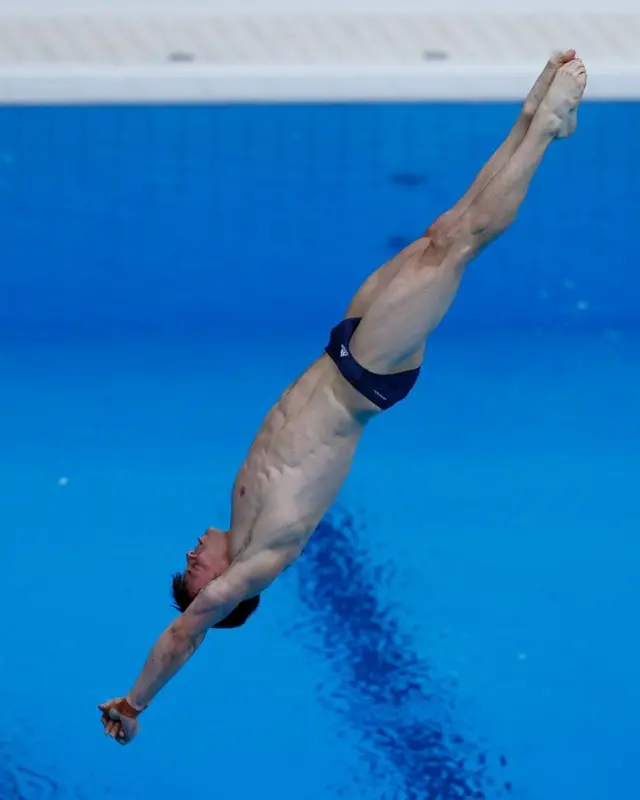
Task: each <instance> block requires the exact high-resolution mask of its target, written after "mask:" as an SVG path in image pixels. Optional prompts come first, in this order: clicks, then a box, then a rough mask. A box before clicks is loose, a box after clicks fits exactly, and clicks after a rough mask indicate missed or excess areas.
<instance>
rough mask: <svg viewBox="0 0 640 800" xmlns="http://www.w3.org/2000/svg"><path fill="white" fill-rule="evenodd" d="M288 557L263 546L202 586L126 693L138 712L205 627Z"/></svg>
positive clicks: (225, 613) (253, 590) (189, 653)
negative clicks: (256, 552) (251, 555)
mask: <svg viewBox="0 0 640 800" xmlns="http://www.w3.org/2000/svg"><path fill="white" fill-rule="evenodd" d="M287 563H288V559H285V558H284V557H283V554H281V553H280V552H278V551H274V550H266V551H263V552H261V553H258V554H257V555H255V556H253V557H250V558H244V559H242V560H239V561H235V562H234V563H233V564H232V565H231V566H230V567H229V569H228V570H227V571H226V572H225V573H224V574H223V575H221V576H220V577H219V578H216V580H214V581H212V582H211V583H210V584H209V585H208V586H206V587H205V588H204V589H203V590H202V591H201V592H200V593H199V594H198V595H197V597H196V598H195V600H194V601H193V602H192V603H191V605H190V606H189V607H188V608H187V610H186V611H185V612H184V614H182V615H181V616H180V617H178V618H177V619H176V620H175V621H174V622H172V623H171V625H170V626H169V627H168V628H167V630H166V631H165V632H164V633H163V634H162V635H161V636H160V638H159V639H158V641H157V642H156V643H155V645H154V646H153V648H152V650H151V653H150V654H149V657H148V658H147V661H146V663H145V665H144V667H143V669H142V672H141V673H140V676H139V677H138V679H137V680H136V682H135V684H134V686H133V688H132V689H131V691H130V692H129V694H128V695H127V698H126V700H127V702H128V703H129V705H130V706H131V707H132V709H133V710H134V711H136V712H137V713H139V712H140V711H142V710H143V709H144V708H146V707H147V706H148V705H149V703H150V702H151V701H152V700H153V698H154V697H155V696H156V695H157V694H158V692H159V691H160V690H161V689H162V687H163V686H165V684H167V683H168V682H169V681H170V680H171V678H173V676H174V675H175V674H176V672H178V671H179V670H180V669H181V668H182V667H183V666H184V665H185V664H186V663H187V661H188V660H189V659H190V658H191V656H192V655H193V654H194V653H195V652H196V650H197V649H198V648H199V647H200V645H201V644H202V642H203V640H204V637H205V635H206V633H207V631H208V630H209V629H210V628H212V627H213V626H214V625H217V623H218V622H220V621H221V620H223V619H224V618H225V617H226V616H228V615H229V614H230V613H231V612H232V611H233V609H234V608H235V607H236V606H237V605H239V603H241V602H242V601H243V600H245V599H248V598H250V597H254V596H255V595H257V594H259V593H260V592H261V591H263V589H266V588H267V586H269V584H270V583H271V582H272V581H273V580H274V579H275V578H276V577H277V576H278V575H279V574H280V573H281V572H282V570H283V569H284V568H285V567H286V565H287Z"/></svg>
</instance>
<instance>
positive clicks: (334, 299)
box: [0, 104, 640, 800]
mask: <svg viewBox="0 0 640 800" xmlns="http://www.w3.org/2000/svg"><path fill="white" fill-rule="evenodd" d="M515 113H516V108H515V107H512V106H509V105H504V106H503V105H489V104H486V105H471V106H458V105H426V106H419V105H416V106H405V105H385V106H308V107H307V106H282V107H269V106H254V107H243V106H230V107H218V108H207V107H189V108H169V107H167V108H155V107H146V108H142V107H140V108H121V107H113V108H4V109H0V248H1V250H0V252H2V261H1V262H0V263H1V266H0V487H1V488H0V578H1V581H2V583H1V585H2V590H3V598H2V599H3V608H4V610H3V614H2V620H1V622H0V641H1V642H2V646H1V648H0V699H1V701H2V720H3V725H2V726H0V798H2V800H18V798H21V799H22V798H24V800H39V798H61V799H63V800H67V798H74V799H75V800H80V799H84V800H94V798H96V799H98V798H109V797H110V798H118V800H120V799H121V798H122V800H129V799H133V798H136V799H137V798H141V797H149V798H158V799H159V800H160V799H161V798H165V797H166V798H173V797H185V798H187V797H188V798H190V800H200V799H201V798H202V800H205V798H211V797H221V798H226V797H237V798H253V797H265V796H266V797H278V798H279V799H280V800H294V799H295V800H298V799H299V798H300V799H301V800H325V798H328V797H342V798H348V799H349V800H351V798H367V800H378V798H385V800H386V799H387V798H389V799H391V798H393V799H394V800H396V799H397V800H414V799H415V800H418V799H419V800H422V799H423V798H436V799H437V800H450V799H451V798H460V797H475V798H487V800H488V799H489V798H491V800H493V798H497V797H502V798H509V797H514V798H522V799H523V800H569V799H573V798H576V800H578V798H579V800H605V798H617V797H631V796H634V794H635V791H636V778H635V767H634V762H635V761H637V759H638V756H639V749H640V748H639V745H638V737H637V732H636V724H635V723H636V719H637V717H638V713H639V712H640V689H639V688H638V681H637V675H638V670H639V668H640V649H639V647H638V642H637V631H636V629H637V616H638V609H639V601H640V585H639V583H638V579H637V574H638V564H639V561H640V547H639V546H638V519H639V516H638V508H637V501H636V499H635V497H636V496H637V484H638V474H639V466H640V463H639V462H640V455H639V447H638V446H639V444H640V427H639V422H638V419H639V417H638V395H639V390H640V372H639V369H638V357H639V354H640V339H639V331H638V321H639V319H640V317H639V315H638V310H637V308H638V296H639V293H640V278H638V272H637V266H638V264H640V252H639V250H640V247H639V245H638V237H637V234H636V216H637V206H638V200H637V187H638V183H639V180H638V179H639V178H640V174H639V168H638V164H640V159H639V158H638V156H639V155H640V152H639V148H640V145H639V144H638V142H640V138H639V137H638V133H639V131H640V106H638V105H635V104H607V105H604V104H602V105H599V104H591V105H587V106H586V107H585V109H584V111H583V114H582V127H581V130H580V131H579V134H578V135H577V136H576V138H575V139H573V140H571V141H569V142H564V143H559V144H558V145H557V146H556V147H554V149H553V151H552V152H550V154H549V157H548V159H547V161H546V162H545V164H544V165H543V167H542V169H541V172H540V174H539V175H538V176H537V178H536V181H535V184H534V186H533V188H532V191H531V193H530V196H529V198H528V201H527V203H526V205H525V208H524V209H523V211H522V214H521V217H520V219H519V221H518V223H517V226H516V227H515V228H514V229H513V230H512V231H511V232H510V233H509V234H508V235H507V236H505V237H504V239H502V240H501V241H500V242H499V243H497V244H496V245H495V246H494V247H493V248H492V249H491V250H489V251H488V252H487V253H486V254H485V255H483V257H482V258H481V259H480V260H479V261H478V263H477V264H476V265H475V266H474V267H473V269H472V270H471V271H470V273H469V275H468V279H467V281H466V283H465V285H464V287H463V290H462V293H461V296H460V298H459V301H458V302H457V304H456V306H455V307H454V310H453V311H452V313H451V315H450V317H449V318H448V319H447V321H446V322H445V324H444V325H443V327H442V328H441V329H440V331H439V332H438V333H437V335H436V336H435V337H434V339H433V342H432V346H431V349H430V353H429V355H428V360H427V363H426V367H425V370H424V374H423V377H422V378H421V381H420V383H419V385H418V388H417V389H416V391H415V392H414V394H412V396H411V397H410V398H409V399H408V400H407V401H406V402H405V403H404V404H402V405H401V406H399V407H398V408H397V409H394V410H393V411H391V412H389V413H388V414H385V415H384V416H383V417H382V418H381V419H379V420H377V421H376V422H375V424H373V425H372V426H371V429H370V431H369V432H368V435H367V437H366V438H365V440H364V442H363V445H362V448H361V451H360V453H359V456H358V458H357V460H356V464H355V467H354V470H353V473H352V475H351V476H350V478H349V480H348V482H347V485H346V486H345V489H344V492H343V493H342V495H341V497H340V503H339V506H338V507H337V508H336V509H334V510H333V512H332V513H331V514H330V515H329V517H328V518H327V520H326V521H325V522H324V523H323V524H322V525H321V527H320V529H319V531H318V533H317V535H316V537H315V539H314V540H313V541H312V544H311V546H310V548H309V550H308V552H307V553H306V554H305V556H304V558H303V559H302V560H301V561H300V562H299V564H298V565H297V567H296V568H295V569H292V570H290V571H289V572H288V573H287V574H286V575H285V576H284V577H283V578H282V580H281V581H280V582H278V583H277V584H276V585H275V586H274V587H273V588H272V589H271V590H269V592H268V593H267V595H266V596H265V599H264V602H263V604H262V607H261V609H260V613H259V614H258V615H256V617H255V619H254V620H252V622H251V624H250V625H247V627H246V629H244V630H242V631H240V632H214V633H213V634H212V635H211V636H210V637H209V641H207V642H206V643H205V645H204V646H203V649H202V650H201V651H200V652H199V653H198V655H197V656H196V657H195V658H194V660H193V662H192V663H190V664H189V665H188V667H187V668H185V670H184V671H183V673H181V674H180V675H179V676H178V677H177V678H176V679H175V681H174V682H173V683H172V684H171V685H170V686H169V687H168V688H167V689H166V690H165V691H164V692H163V694H162V696H161V697H160V698H159V699H158V700H157V702H156V703H155V704H154V705H153V706H152V708H151V709H150V710H149V711H148V712H147V714H146V715H145V717H144V718H143V729H142V732H141V734H140V736H139V738H138V739H137V740H136V742H135V743H134V744H133V745H132V746H131V747H129V748H126V749H122V748H118V747H115V746H113V745H112V744H111V743H110V742H108V741H106V740H105V739H104V738H103V737H102V734H101V729H100V726H99V719H98V714H97V711H96V709H95V706H96V704H97V703H98V702H100V701H103V700H105V699H107V698H109V697H112V696H114V695H117V694H122V693H124V692H126V691H127V690H128V688H129V687H130V685H131V683H132V681H133V679H134V678H135V676H136V674H137V672H138V669H139V668H140V666H141V664H142V662H143V660H144V658H145V657H146V654H147V652H148V649H149V647H150V646H151V644H152V642H153V640H154V638H155V637H156V636H157V634H159V633H160V632H161V630H162V629H163V628H164V627H165V626H166V625H167V624H168V622H169V621H170V620H171V619H172V611H171V608H170V599H169V593H168V592H169V578H170V574H171V572H172V571H174V570H176V569H178V568H180V566H181V563H182V561H181V559H182V557H183V555H182V554H183V552H184V550H185V549H186V548H187V546H189V545H190V543H191V542H192V541H193V539H194V537H195V536H197V535H198V534H199V533H200V532H201V531H202V530H204V528H205V527H206V526H207V525H208V524H222V525H223V524H225V522H226V520H227V505H226V504H227V499H228V496H229V490H230V486H231V482H232V480H233V477H234V471H235V470H236V468H237V467H238V466H239V464H240V462H241V460H242V458H243V456H244V454H245V452H246V450H247V447H248V446H249V443H250V441H251V438H252V436H253V434H254V432H255V430H256V427H257V426H258V425H259V423H260V421H261V419H262V416H263V415H264V413H265V412H266V410H267V409H268V407H269V406H270V405H271V404H272V402H273V401H274V400H275V399H276V398H277V396H278V394H279V392H280V391H281V390H282V389H283V388H284V386H285V385H286V384H287V383H288V382H289V381H290V380H291V379H292V378H294V377H295V376H296V375H297V373H298V372H299V371H300V370H302V369H303V368H304V367H305V366H306V365H307V364H308V363H309V361H310V360H312V359H313V358H315V357H316V355H317V354H318V353H319V352H320V351H321V349H322V347H323V345H324V343H325V340H326V337H327V334H328V330H329V328H330V327H331V325H332V324H333V323H334V322H335V321H336V320H337V319H338V318H339V317H340V316H341V314H342V313H343V311H344V309H345V308H346V305H347V303H348V300H349V297H350V295H351V294H352V292H353V291H354V290H355V289H356V288H357V285H358V283H359V282H360V281H361V280H362V279H363V278H364V276H365V275H366V274H367V272H368V271H370V270H372V269H373V268H374V267H375V266H377V265H378V264H379V263H380V262H382V261H384V260H385V259H386V258H388V257H389V255H390V254H391V253H393V252H394V251H395V250H397V249H398V248H399V247H400V246H402V244H404V243H405V242H406V241H408V240H410V239H411V238H412V237H413V236H415V235H416V234H418V233H419V232H420V231H421V229H423V228H424V227H425V226H426V224H427V223H428V222H429V221H431V219H432V218H433V217H435V216H436V215H437V214H438V213H439V212H440V211H441V210H443V209H444V208H446V207H447V206H448V205H449V204H450V203H452V202H454V201H455V199H456V198H457V196H458V195H459V194H460V193H461V192H462V191H463V190H464V189H465V188H466V186H467V185H468V183H469V182H470V180H471V179H472V178H473V175H474V173H475V172H476V171H477V169H478V168H479V167H480V166H481V164H482V162H483V161H484V159H485V158H486V157H487V156H488V155H489V153H490V152H491V151H492V149H493V148H494V147H495V146H496V145H497V144H498V143H499V141H500V139H501V137H502V136H503V135H504V134H505V133H506V131H507V129H508V127H509V125H510V124H511V121H512V120H513V118H514V115H515ZM62 479H64V480H62Z"/></svg>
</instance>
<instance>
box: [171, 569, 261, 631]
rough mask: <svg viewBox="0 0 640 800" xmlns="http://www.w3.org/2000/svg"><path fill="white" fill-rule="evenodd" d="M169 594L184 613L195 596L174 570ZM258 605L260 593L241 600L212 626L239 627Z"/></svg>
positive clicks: (183, 578)
mask: <svg viewBox="0 0 640 800" xmlns="http://www.w3.org/2000/svg"><path fill="white" fill-rule="evenodd" d="M171 594H172V595H173V605H174V608H177V609H178V611H180V612H182V613H184V612H185V611H186V610H187V608H189V606H190V605H191V603H192V602H193V599H194V597H195V595H194V594H192V593H191V592H190V591H189V589H188V588H187V581H186V579H185V577H184V575H183V574H182V573H181V572H176V573H175V575H174V576H173V577H172V579H171ZM259 605H260V595H256V596H255V597H250V598H249V599H248V600H243V601H242V602H241V603H239V604H238V605H237V606H236V607H235V608H234V609H233V611H232V612H231V613H230V614H228V615H227V616H226V617H225V618H224V619H221V620H220V622H218V624H217V625H214V626H213V627H214V628H239V627H240V626H241V625H244V623H245V622H246V621H247V620H248V619H249V617H250V616H251V615H252V614H253V612H254V611H255V610H256V608H258V606H259Z"/></svg>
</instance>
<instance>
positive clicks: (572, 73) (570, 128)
mask: <svg viewBox="0 0 640 800" xmlns="http://www.w3.org/2000/svg"><path fill="white" fill-rule="evenodd" d="M586 86H587V68H586V67H585V65H584V63H583V62H582V61H581V60H580V59H579V58H576V59H574V60H572V61H570V62H569V63H567V64H563V65H562V66H561V67H560V68H559V69H558V71H557V73H556V76H555V78H554V79H553V83H552V84H551V88H550V89H549V91H548V92H547V94H546V95H545V97H544V100H543V101H542V103H541V104H540V108H539V109H538V111H537V113H536V115H535V117H534V120H533V123H532V124H533V125H536V126H540V127H541V129H542V130H544V131H545V132H547V133H550V134H552V135H553V136H554V137H556V138H558V139H563V138H566V137H567V136H571V134H572V133H574V131H575V129H576V127H577V111H578V106H579V105H580V102H581V100H582V98H583V96H584V91H585V89H586Z"/></svg>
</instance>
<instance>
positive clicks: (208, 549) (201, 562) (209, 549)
mask: <svg viewBox="0 0 640 800" xmlns="http://www.w3.org/2000/svg"><path fill="white" fill-rule="evenodd" d="M229 563H230V562H229V537H228V535H227V534H226V533H225V532H224V531H222V530H220V529H219V528H209V529H208V530H207V532H206V533H205V534H204V536H200V537H199V539H198V541H197V544H196V545H195V546H194V548H193V550H189V551H188V552H187V569H186V570H185V573H184V575H185V579H186V581H187V585H188V588H189V591H190V592H192V593H193V594H194V595H195V594H197V593H198V592H199V591H200V590H201V589H203V588H204V587H205V586H206V585H207V584H208V583H211V581H212V580H214V578H217V577H218V576H219V575H222V573H223V572H225V570H227V569H228V568H229Z"/></svg>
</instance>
